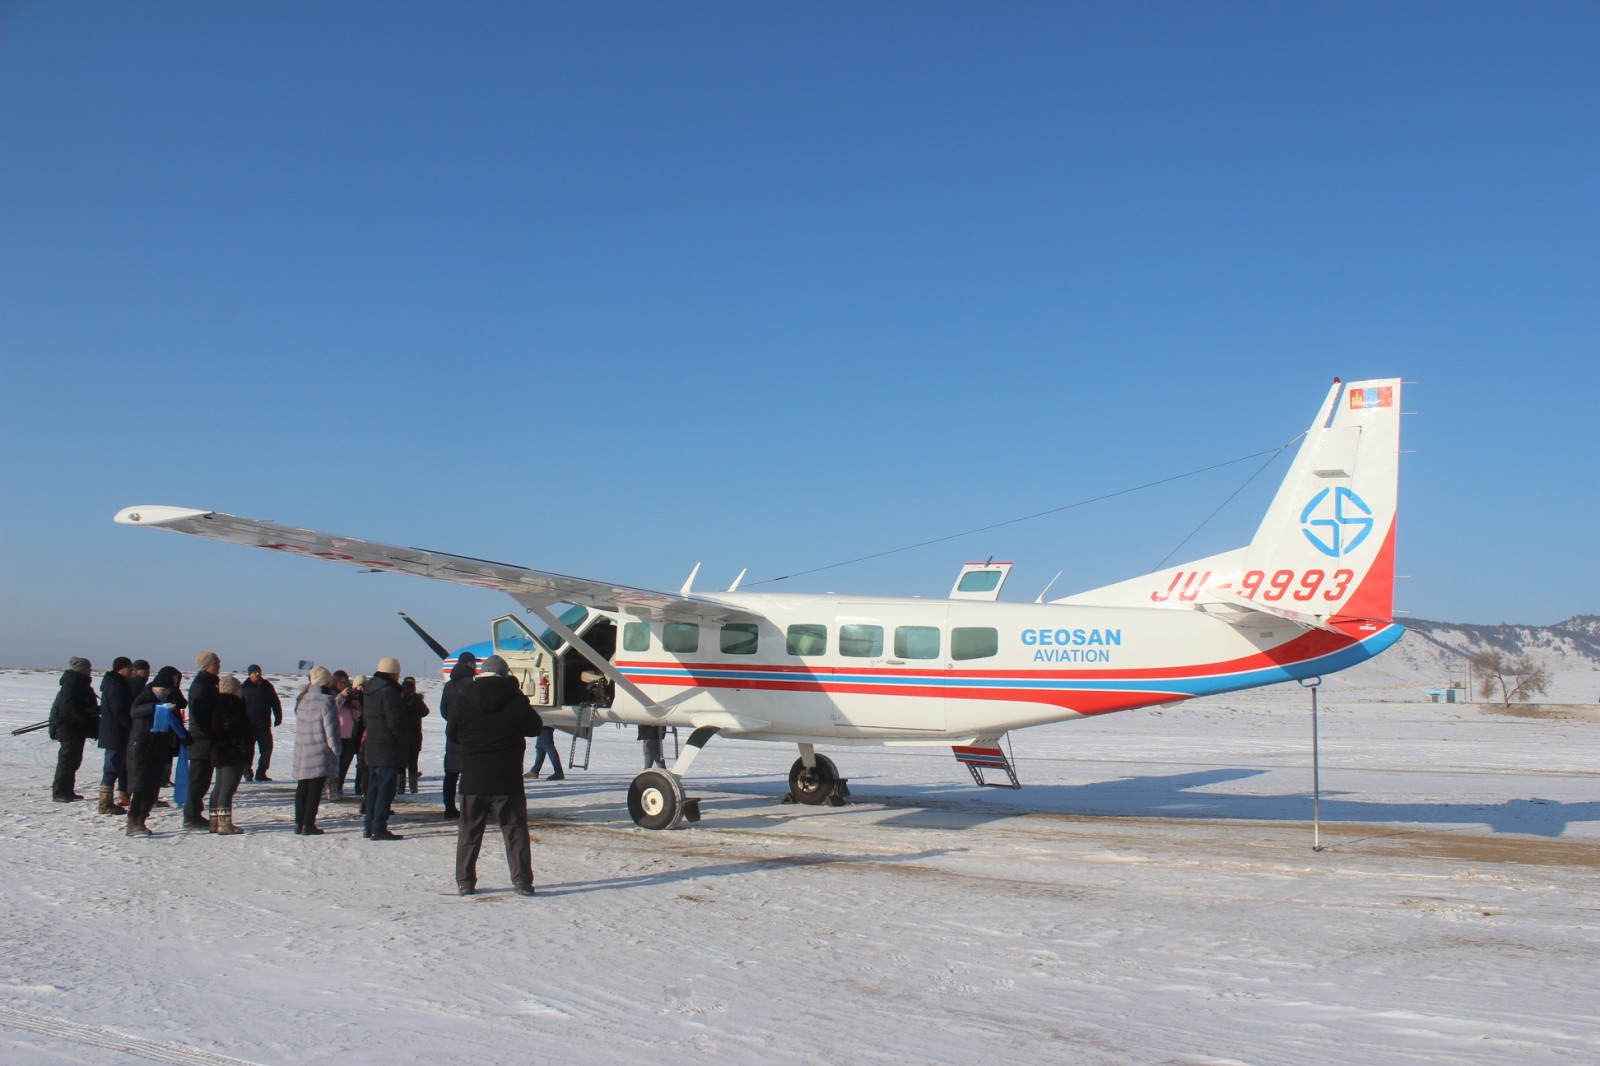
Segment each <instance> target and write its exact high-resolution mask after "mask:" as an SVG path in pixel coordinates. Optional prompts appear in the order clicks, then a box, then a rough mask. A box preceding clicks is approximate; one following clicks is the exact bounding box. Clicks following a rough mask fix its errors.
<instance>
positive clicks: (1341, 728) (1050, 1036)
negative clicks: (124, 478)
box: [0, 672, 1600, 1064]
mask: <svg viewBox="0 0 1600 1066" xmlns="http://www.w3.org/2000/svg"><path fill="white" fill-rule="evenodd" d="M53 686H54V676H53V675H47V674H36V673H24V672H9V673H4V674H0V724H4V725H5V726H6V728H7V730H8V731H9V729H10V728H14V727H15V726H17V725H20V724H24V723H26V722H30V721H34V720H36V719H38V718H40V717H42V716H43V711H42V709H43V708H45V707H47V706H48V701H49V696H50V694H51V692H52V689H53ZM1365 699H1367V697H1366V696H1362V697H1361V698H1357V697H1356V696H1355V695H1347V696H1345V697H1341V696H1340V695H1339V693H1338V692H1337V691H1336V690H1330V689H1325V690H1324V696H1323V709H1324V717H1323V754H1324V766H1323V774H1322V781H1323V787H1324V795H1323V801H1322V817H1323V830H1322V840H1323V843H1324V844H1325V845H1326V849H1325V850H1324V851H1322V852H1320V853H1316V852H1313V851H1312V850H1311V827H1310V822H1309V818H1310V796H1309V789H1310V770H1309V762H1308V760H1309V754H1308V753H1309V731H1308V724H1307V722H1306V718H1305V705H1304V702H1303V700H1304V694H1303V693H1302V692H1300V691H1299V690H1296V689H1293V688H1291V689H1287V690H1285V689H1282V688H1279V689H1273V690H1268V691H1266V692H1263V693H1260V694H1254V695H1252V696H1251V698H1250V699H1248V700H1245V699H1243V698H1236V699H1234V700H1232V701H1225V700H1214V701H1208V702H1201V703H1195V704H1191V705H1189V706H1187V707H1183V708H1178V709H1176V710H1171V711H1166V712H1159V713H1149V712H1134V713H1132V714H1126V715H1115V716H1111V717H1109V718H1106V719H1102V720H1094V721H1086V722H1080V723H1074V724H1068V725H1063V726H1057V727H1048V728H1045V729H1038V730H1031V731H1026V732H1023V733H1019V734H1016V735H1015V736H1014V737H1013V743H1014V745H1015V752H1016V756H1017V760H1018V763H1019V772H1020V774H1021V776H1022V779H1023V782H1024V784H1025V786H1027V787H1025V788H1024V789H1023V790H1022V791H1020V792H1012V791H1010V790H1000V789H985V790H978V789H975V788H973V787H972V786H971V784H970V781H969V779H968V778H967V777H966V772H965V771H964V770H963V769H961V768H960V767H959V766H957V765H956V764H955V763H954V761H953V760H952V759H950V758H949V757H948V753H944V754H942V755H941V754H935V753H933V752H928V751H905V750H885V749H871V748H864V749H852V748H842V749H838V750H835V751H832V752H830V754H831V755H832V757H833V758H835V760H836V761H837V762H838V763H839V765H840V769H841V771H842V772H843V773H844V774H845V775H846V776H848V777H849V778H850V781H851V790H852V792H853V793H854V796H855V799H856V801H857V802H856V803H855V804H854V805H852V806H849V807H843V808H807V807H799V806H792V805H781V804H779V803H778V802H777V797H778V796H779V795H780V794H781V793H782V791H783V788H784V775H785V774H786V772H787V768H788V763H789V762H790V761H791V760H792V759H793V751H792V750H791V749H787V748H783V747H779V746H776V745H757V744H738V743H725V742H722V741H717V742H713V744H712V745H711V746H710V747H708V748H707V750H706V753H705V755H704V756H702V758H701V760H700V761H699V762H698V763H697V764H696V771H698V772H697V773H696V774H695V775H694V776H692V777H691V778H690V781H689V791H690V793H691V794H694V795H699V796H702V797H703V798H704V802H703V810H704V820H703V821H702V822H701V823H699V824H698V825H697V826H695V827H692V828H689V829H686V830H682V831H678V832H672V833H648V832H645V831H643V830H638V829H635V828H633V826H632V824H631V822H629V821H628V818H627V814H626V812H625V811H624V810H623V804H622V795H623V792H624V790H625V788H626V782H627V780H628V778H629V776H630V775H631V774H632V772H633V768H634V763H635V760H636V757H637V755H638V745H637V744H636V743H635V742H633V740H632V739H631V733H626V732H623V731H619V730H609V729H603V730H601V731H600V732H599V734H598V735H597V737H596V742H595V757H594V769H592V770H588V771H583V770H576V771H570V772H569V776H568V779H567V780H566V781H564V782H549V781H540V782H530V783H529V796H530V806H531V808H532V809H533V812H534V817H535V819H536V824H535V827H534V832H535V836H536V838H537V840H536V843H535V846H534V868H535V874H536V878H537V880H538V886H539V895H538V897H537V898H535V899H532V900H522V899H518V898H516V897H514V896H512V895H511V894H510V892H509V891H508V880H507V876H506V871H505V867H504V860H503V857H502V852H501V850H500V846H499V842H498V840H497V839H493V838H491V839H489V840H486V843H485V848H484V854H483V857H482V859H481V860H480V867H479V874H480V881H479V883H480V888H481V889H483V890H485V891H484V892H482V894H480V895H478V896H474V897H470V898H460V897H457V896H455V895H454V894H453V891H452V878H451V857H452V854H453V845H454V830H453V824H450V823H445V822H443V821H441V820H439V819H437V817H436V816H435V814H434V812H436V811H437V810H438V807H439V800H438V776H437V775H438V763H437V760H438V752H439V738H438V737H437V735H430V737H429V750H428V753H426V754H425V756H424V772H425V774H426V775H427V778H426V780H425V782H424V790H423V794H422V795H420V796H418V797H416V798H415V801H413V800H412V798H411V797H406V798H405V799H404V800H403V801H402V803H401V804H400V806H399V808H398V817H397V820H396V823H395V828H396V829H397V830H398V831H400V832H402V833H405V834H406V835H407V839H406V840H404V841H400V842H395V843H389V844H379V843H372V842H368V841H364V840H362V839H361V837H360V832H359V825H358V823H357V822H356V820H355V817H354V807H353V806H350V805H334V806H333V809H332V810H329V808H328V806H327V805H325V806H324V811H325V812H327V814H328V815H329V816H328V817H326V818H325V819H324V820H323V824H324V826H325V827H326V828H327V829H328V830H329V832H328V833H327V835H325V836H323V837H319V838H304V837H297V836H294V835H293V833H292V826H291V824H290V823H291V814H290V801H291V799H292V791H293V785H292V783H288V782H282V783H274V784H267V785H256V786H251V785H245V786H242V787H241V791H240V801H239V802H237V803H236V811H235V813H236V820H237V821H238V823H239V824H240V825H241V826H242V827H244V828H246V829H247V830H248V832H247V833H246V834H245V835H243V836H241V837H237V838H219V837H213V836H210V835H209V834H205V833H203V832H202V833H195V832H190V833H184V832H182V831H180V830H178V829H177V828H176V825H177V822H178V816H177V815H176V814H173V813H172V812H170V811H157V812H156V815H155V816H153V817H152V818H151V827H152V828H153V829H155V830H156V832H157V836H155V837H154V838H152V839H150V840H144V841H139V840H129V839H127V838H125V837H124V836H123V835H122V834H121V820H120V819H116V818H110V817H101V816H97V815H95V814H94V813H93V805H92V802H86V803H80V804H72V805H70V806H63V805H58V804H52V803H51V802H50V801H49V795H48V778H49V767H50V766H51V765H53V752H54V745H53V744H51V743H50V742H49V741H48V740H46V739H45V738H44V737H43V736H42V735H28V736H24V737H17V738H9V737H8V738H6V739H7V743H6V744H5V746H4V747H3V748H0V800H3V802H0V855H3V859H0V863H3V867H4V875H5V876H4V887H3V889H0V891H3V893H4V902H5V908H6V913H7V919H6V923H5V932H4V937H3V945H0V1058H3V1059H4V1060H5V1061H6V1062H8V1063H12V1062H15V1063H114V1062H127V1061H139V1060H141V1059H143V1060H147V1061H156V1062H193V1063H216V1062H226V1061H235V1060H237V1061H244V1062H251V1063H317V1062H329V1063H332V1062H338V1061H379V1060H382V1061H386V1062H430V1063H437V1062H456V1061H477V1062H486V1063H498V1062H505V1063H513V1062H519V1063H520V1062H528V1061H534V1062H542V1061H556V1060H560V1061H562V1062H567V1063H601V1062H606V1063H610V1062H627V1063H633V1062H637V1063H652V1064H659V1063H680V1062H681V1063H688V1062H699V1061H702V1060H703V1059H704V1058H705V1057H707V1056H710V1057H713V1058H715V1059H717V1060H720V1061H736V1062H744V1061H762V1062H795V1063H810V1062H839V1063H844V1062H850V1063H903V1062H905V1063H909V1062H964V1061H971V1060H975V1059H980V1058H992V1057H994V1056H996V1055H1000V1056H1001V1057H1004V1058H1007V1059H1010V1060H1012V1061H1019V1062H1045V1061H1055V1062H1060V1061H1071V1062H1088V1063H1099V1062H1104V1063H1112V1062H1118V1063H1124V1062H1182V1063H1217V1062H1244V1063H1308V1064H1309V1063H1319V1064H1320V1063H1324V1062H1327V1061H1329V1060H1330V1059H1331V1058H1337V1059H1338V1060H1339V1061H1343V1062H1352V1063H1402V1064H1403V1063H1442V1062H1451V1063H1460V1062H1484V1063H1488V1062H1505V1061H1517V1062H1573V1063H1577V1062H1592V1061H1595V1060H1596V1059H1597V1058H1600V1019H1597V1017H1596V1014H1595V1008H1594V1006H1593V1004H1594V1003H1595V1002H1600V994H1597V993H1600V977H1597V973H1600V966H1597V964H1600V934H1597V926H1600V922H1597V920H1596V919H1597V911H1596V909H1595V904H1594V886H1595V884H1596V883H1597V872H1600V795H1597V790H1596V789H1595V787H1594V782H1595V779H1594V777H1593V776H1592V774H1591V772H1590V771H1591V768H1592V767H1591V764H1592V753H1593V751H1594V750H1596V745H1595V740H1596V739H1597V737H1600V721H1596V720H1594V719H1592V718H1583V717H1576V716H1572V717H1550V718H1511V717H1507V716H1503V715H1491V714H1486V713H1484V712H1483V711H1482V710H1481V709H1479V708H1477V707H1470V706H1469V707H1461V706H1456V707H1448V708H1447V707H1441V706H1437V705H1417V704H1399V703H1378V702H1364V700H1365ZM428 721H429V725H430V726H432V727H436V726H437V721H436V719H429V720H428ZM290 736H291V734H290V733H289V731H288V730H287V729H285V730H283V731H281V732H280V734H279V744H280V749H279V757H280V759H281V760H282V761H283V763H284V765H285V766H287V761H288V760H287V752H286V747H287V745H288V744H289V743H291V741H290V739H289V738H290ZM563 754H565V751H564V752H563ZM97 755H98V753H97V752H96V753H95V756H96V757H90V758H86V768H85V771H84V772H82V773H81V774H80V778H79V780H80V791H84V790H85V788H84V786H85V785H86V784H87V783H88V782H89V781H90V773H89V769H88V767H89V764H91V763H92V764H93V765H94V766H96V767H97V766H98V759H97Z"/></svg>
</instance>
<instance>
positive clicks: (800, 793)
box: [789, 748, 850, 807]
mask: <svg viewBox="0 0 1600 1066" xmlns="http://www.w3.org/2000/svg"><path fill="white" fill-rule="evenodd" d="M801 752H802V753H801V756H800V758H798V759H796V760H795V761H794V765H793V766H791V767H789V796H790V801H791V802H794V803H806V804H810V805H812V806H818V805H820V804H824V803H826V804H828V805H830V806H833V807H840V806H843V805H844V801H845V800H846V799H847V798H848V797H849V795H850V787H849V786H848V785H847V784H845V780H844V778H842V777H840V776H839V768H838V767H837V766H835V765H833V760H832V759H830V758H828V757H827V756H826V755H815V754H812V755H811V760H812V765H811V766H807V765H806V755H807V754H810V753H808V752H806V751H805V750H804V749H803V748H802V749H801Z"/></svg>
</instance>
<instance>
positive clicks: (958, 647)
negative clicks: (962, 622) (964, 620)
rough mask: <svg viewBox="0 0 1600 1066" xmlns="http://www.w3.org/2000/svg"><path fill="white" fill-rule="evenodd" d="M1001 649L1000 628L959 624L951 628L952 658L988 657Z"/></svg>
mask: <svg viewBox="0 0 1600 1066" xmlns="http://www.w3.org/2000/svg"><path fill="white" fill-rule="evenodd" d="M999 650H1000V633H999V631H998V630H994V629H987V628H980V627H977V626H957V627H956V628H954V629H952V630H950V658H952V659H987V658H988V657H989V656H991V655H994V654H995V653H997V652H998V651H999Z"/></svg>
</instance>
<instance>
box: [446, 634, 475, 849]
mask: <svg viewBox="0 0 1600 1066" xmlns="http://www.w3.org/2000/svg"><path fill="white" fill-rule="evenodd" d="M477 676H478V657H477V656H476V655H474V654H472V653H471V652H470V651H468V652H462V653H461V658H459V659H457V660H456V664H455V665H454V666H452V667H451V668H450V680H449V681H446V682H445V683H444V689H443V690H442V691H441V692H440V693H439V717H440V718H441V719H443V720H444V722H445V723H446V726H447V727H448V724H449V722H450V710H451V708H452V707H454V706H455V702H456V700H458V699H460V698H461V694H462V693H463V692H465V691H466V689H467V686H468V685H470V684H471V683H472V679H473V678H474V677H477ZM460 779H461V755H460V753H458V752H457V751H456V745H455V741H453V740H451V739H450V731H449V729H448V728H446V729H445V734H444V816H445V817H446V818H460V817H461V812H460V811H459V810H457V809H456V782H457V781H459V780H460Z"/></svg>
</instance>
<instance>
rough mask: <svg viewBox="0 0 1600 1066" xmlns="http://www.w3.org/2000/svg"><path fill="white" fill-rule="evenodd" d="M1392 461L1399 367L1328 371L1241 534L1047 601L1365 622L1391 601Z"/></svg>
mask: <svg viewBox="0 0 1600 1066" xmlns="http://www.w3.org/2000/svg"><path fill="white" fill-rule="evenodd" d="M1399 469H1400V381H1399V379H1398V378H1383V379H1377V380H1372V381H1358V382H1353V383H1350V384H1344V383H1342V382H1339V381H1337V380H1336V381H1335V382H1334V384H1333V388H1332V389H1331V390H1330V391H1329V393H1328V397H1327V399H1326V400H1324V401H1323V404H1322V408H1321V410H1319V411H1318V412H1317V417H1316V420H1315V421H1314V422H1312V424H1311V427H1310V428H1309V429H1308V430H1307V431H1306V434H1305V438H1304V440H1303V441H1302V442H1301V444H1300V450H1299V452H1298V453H1297V454H1296V455H1295V458H1294V463H1293V465H1291V466H1290V468H1289V472H1288V473H1287V474H1286V475H1285V476H1284V479H1283V483H1282V484H1281V485H1280V486H1279V487H1278V492H1277V495H1276V496H1274V497H1273V500H1272V505H1271V506H1270V507H1269V508H1268V509H1267V514H1266V517H1265V518H1263V519H1262V521H1261V525H1260V527H1259V528H1258V529H1257V530H1256V534H1255V536H1254V537H1253V538H1252V539H1251V541H1250V543H1249V545H1248V546H1246V547H1244V548H1241V549H1238V550H1235V551H1231V552H1227V553H1225V554H1223V555H1216V556H1212V557H1210V558H1208V559H1202V560H1199V561H1197V562H1192V563H1182V564H1179V565H1177V566H1174V567H1169V568H1167V569H1164V570H1161V571H1158V572H1157V573H1154V574H1147V575H1145V576H1144V577H1141V578H1135V579H1134V580H1132V581H1124V582H1119V583H1118V584H1115V585H1110V586H1107V587H1106V588H1102V589H1096V590H1094V591H1092V592H1085V593H1081V594H1079V595H1077V596H1071V597H1068V598H1067V599H1064V600H1057V601H1055V602H1057V603H1078V604H1107V605H1110V604H1118V605H1124V606H1146V607H1151V606H1155V607H1172V608H1188V609H1199V610H1208V611H1214V612H1216V613H1218V614H1221V615H1223V616H1227V615H1229V614H1230V613H1231V614H1232V615H1234V616H1236V617H1239V618H1241V619H1242V618H1244V617H1246V616H1247V614H1248V613H1249V612H1261V613H1264V614H1269V615H1276V616H1278V617H1282V618H1288V619H1291V620H1293V621H1295V622H1298V623H1300V624H1302V625H1307V626H1314V627H1316V628H1320V629H1343V628H1346V627H1349V628H1351V629H1353V630H1355V629H1365V630H1369V629H1370V628H1371V624H1372V623H1387V622H1389V621H1391V619H1392V616H1393V611H1394V538H1395V508H1396V503H1397V495H1398V487H1399Z"/></svg>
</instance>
